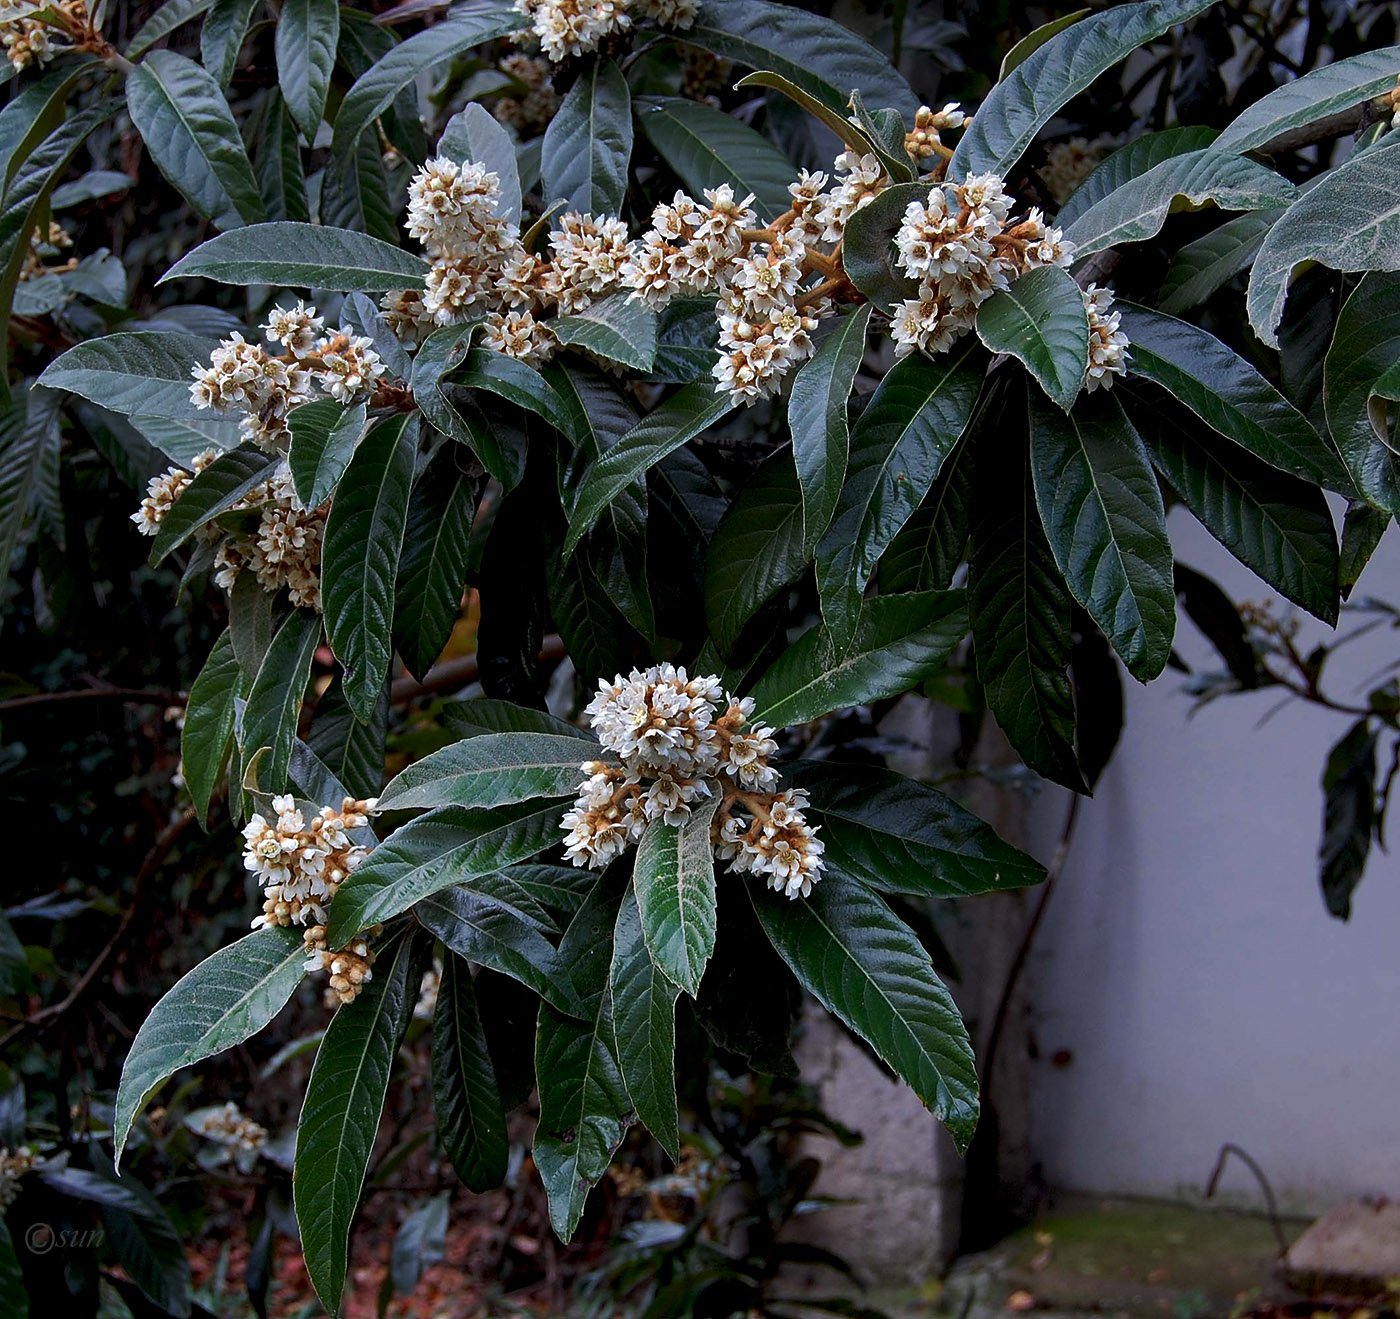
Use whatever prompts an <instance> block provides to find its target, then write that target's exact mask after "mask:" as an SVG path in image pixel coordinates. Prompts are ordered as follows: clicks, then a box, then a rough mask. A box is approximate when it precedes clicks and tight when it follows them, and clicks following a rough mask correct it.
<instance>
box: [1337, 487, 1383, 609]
mask: <svg viewBox="0 0 1400 1319" xmlns="http://www.w3.org/2000/svg"><path fill="white" fill-rule="evenodd" d="M1389 526H1390V514H1389V513H1382V512H1380V511H1378V510H1377V509H1374V508H1372V507H1371V506H1370V505H1369V504H1368V503H1366V502H1365V501H1364V500H1360V499H1356V500H1353V501H1352V502H1351V503H1350V504H1348V505H1347V511H1346V517H1345V518H1344V519H1343V521H1342V548H1341V568H1340V574H1339V575H1340V580H1341V592H1342V599H1343V600H1345V599H1347V598H1348V597H1349V596H1350V595H1351V593H1352V590H1353V588H1354V587H1355V586H1356V583H1357V582H1358V581H1359V580H1360V579H1361V573H1362V571H1363V570H1364V569H1365V567H1366V565H1367V564H1368V563H1369V562H1370V561H1371V555H1372V554H1374V553H1375V551H1376V546H1377V545H1379V544H1380V543H1381V537H1382V536H1384V535H1385V532H1386V528H1387V527H1389Z"/></svg>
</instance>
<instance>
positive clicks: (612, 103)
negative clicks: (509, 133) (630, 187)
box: [540, 59, 632, 215]
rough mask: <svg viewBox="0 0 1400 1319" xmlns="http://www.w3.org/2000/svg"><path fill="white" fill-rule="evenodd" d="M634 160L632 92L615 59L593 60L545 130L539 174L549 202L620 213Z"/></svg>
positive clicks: (590, 211) (599, 212) (597, 212)
mask: <svg viewBox="0 0 1400 1319" xmlns="http://www.w3.org/2000/svg"><path fill="white" fill-rule="evenodd" d="M631 159H632V93H631V92H630V90H629V89H628V86H627V79H626V78H624V77H623V76H622V71H621V70H620V69H619V68H618V67H617V65H616V64H614V63H613V62H612V61H611V60H604V59H598V60H593V61H591V62H590V63H588V64H587V65H585V66H584V68H583V71H582V72H581V73H580V74H579V76H578V78H577V79H576V80H575V81H574V85H573V86H572V87H570V88H569V91H568V93H567V94H566V95H565V97H564V100H563V102H562V103H561V104H560V106H559V109H558V111H557V112H556V113H555V115H554V117H553V119H551V120H550V122H549V127H548V128H546V129H545V134H544V146H543V148H542V151H541V155H540V172H541V176H542V178H543V182H544V195H545V200H546V201H550V202H554V201H565V202H567V203H568V209H569V210H571V211H582V212H585V213H587V214H590V215H616V214H618V212H619V211H621V210H622V198H623V194H624V193H626V191H627V166H628V163H629V162H630V161H631Z"/></svg>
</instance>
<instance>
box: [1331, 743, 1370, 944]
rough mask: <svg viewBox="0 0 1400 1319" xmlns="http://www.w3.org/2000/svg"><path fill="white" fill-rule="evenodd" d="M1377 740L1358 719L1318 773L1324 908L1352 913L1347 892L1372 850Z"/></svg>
mask: <svg viewBox="0 0 1400 1319" xmlns="http://www.w3.org/2000/svg"><path fill="white" fill-rule="evenodd" d="M1376 740H1377V735H1376V734H1375V733H1374V732H1372V731H1371V725H1370V721H1369V720H1366V719H1359V720H1357V722H1356V723H1354V724H1353V725H1352V726H1351V728H1350V730H1349V731H1348V732H1347V734H1346V736H1345V737H1343V738H1342V740H1341V741H1340V742H1338V743H1337V745H1336V746H1334V747H1333V748H1332V749H1331V751H1329V752H1328V753H1327V764H1326V766H1325V767H1324V769H1323V773H1322V796H1323V816H1322V846H1321V848H1320V849H1319V853H1318V859H1319V862H1320V868H1319V877H1320V879H1321V883H1322V897H1323V900H1324V901H1325V902H1326V903H1327V910H1328V911H1329V912H1331V913H1332V915H1333V916H1336V917H1337V918H1338V919H1339V920H1347V919H1348V918H1349V917H1350V916H1351V895H1352V894H1353V893H1354V892H1355V891H1356V886H1357V885H1358V884H1359V883H1360V882H1361V876H1362V874H1363V872H1364V871H1365V869H1366V858H1367V857H1368V856H1369V855H1370V851H1371V831H1372V828H1373V827H1374V824H1375V813H1376Z"/></svg>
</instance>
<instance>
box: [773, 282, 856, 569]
mask: <svg viewBox="0 0 1400 1319" xmlns="http://www.w3.org/2000/svg"><path fill="white" fill-rule="evenodd" d="M870 312H871V308H870V306H869V304H867V305H866V306H863V307H858V308H856V310H855V311H853V312H851V313H850V314H849V315H846V316H843V317H841V319H840V320H839V321H838V322H837V324H836V328H835V329H833V330H832V331H831V333H830V334H828V335H827V337H826V338H825V339H823V340H822V342H821V344H820V345H819V346H818V348H817V351H816V353H815V354H814V355H813V356H812V358H811V360H810V361H808V362H806V363H804V364H803V366H802V368H801V369H800V370H799V371H798V372H797V374H796V375H795V376H794V377H793V381H792V393H791V394H790V395H789V397H788V414H787V415H788V429H789V430H791V432H792V456H793V459H794V461H795V462H796V464H797V478H798V482H799V487H798V488H799V490H800V491H801V495H802V507H801V514H802V544H803V550H804V552H805V554H806V555H807V556H808V557H810V556H812V555H813V554H815V553H816V548H817V544H818V542H819V541H820V540H821V538H822V536H823V535H824V534H825V532H826V529H827V527H829V526H830V525H831V519H832V517H833V516H834V515H835V512H836V506H837V503H838V502H839V499H840V494H841V486H842V484H843V483H844V482H845V479H846V461H847V457H848V455H849V452H850V444H851V429H850V425H849V423H848V422H847V420H846V400H847V399H848V398H849V397H850V393H851V387H852V385H853V384H854V383H855V378H856V372H857V371H858V370H859V369H860V363H861V358H862V357H864V355H865V335H866V331H867V329H868V328H869V326H870Z"/></svg>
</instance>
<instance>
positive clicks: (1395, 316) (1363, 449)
mask: <svg viewBox="0 0 1400 1319" xmlns="http://www.w3.org/2000/svg"><path fill="white" fill-rule="evenodd" d="M1397 298H1400V275H1397V274H1388V273H1387V274H1371V275H1367V276H1366V277H1365V278H1364V279H1363V280H1362V281H1361V282H1360V283H1359V284H1358V285H1357V286H1356V288H1355V289H1354V290H1353V291H1352V293H1351V295H1350V296H1349V297H1348V298H1347V300H1346V302H1345V303H1343V304H1342V309H1341V312H1340V313H1339V314H1338V316H1337V321H1336V331H1335V333H1334V334H1333V336H1332V342H1331V345H1330V346H1329V347H1328V349H1327V355H1326V357H1325V358H1324V360H1323V372H1322V377H1323V378H1322V397H1323V402H1324V405H1325V408H1326V416H1327V428H1328V430H1330V431H1331V433H1332V436H1333V438H1334V439H1335V440H1336V442H1337V447H1338V448H1339V449H1340V450H1341V454H1342V458H1343V461H1345V463H1346V465H1347V470H1348V471H1349V472H1350V473H1351V476H1352V478H1353V480H1355V482H1356V488H1357V489H1358V490H1359V491H1360V492H1361V494H1362V496H1363V497H1364V498H1365V499H1366V500H1367V501H1368V502H1369V503H1370V504H1371V505H1372V506H1374V507H1375V508H1378V509H1382V510H1384V511H1385V512H1387V513H1389V514H1391V515H1392V516H1394V515H1396V514H1400V458H1397V456H1396V454H1395V452H1394V451H1393V450H1392V449H1391V448H1390V446H1389V445H1387V444H1385V443H1384V442H1383V441H1382V440H1381V439H1380V438H1379V437H1378V436H1377V435H1376V432H1375V429H1374V427H1373V426H1372V425H1371V416H1370V411H1369V408H1368V407H1367V404H1368V402H1369V399H1370V396H1371V390H1372V389H1373V388H1374V387H1375V384H1376V382H1377V381H1378V380H1379V379H1380V378H1381V376H1382V375H1383V374H1384V373H1385V372H1386V371H1388V370H1389V369H1390V368H1391V366H1392V365H1393V364H1394V363H1395V362H1396V361H1397V360H1400V301H1397Z"/></svg>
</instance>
